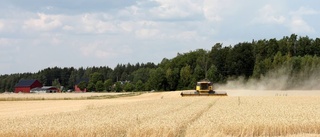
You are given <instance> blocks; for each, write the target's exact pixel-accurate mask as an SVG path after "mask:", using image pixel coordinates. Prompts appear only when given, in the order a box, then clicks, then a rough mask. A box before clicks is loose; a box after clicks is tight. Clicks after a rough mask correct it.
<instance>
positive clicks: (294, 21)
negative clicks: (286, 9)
mask: <svg viewBox="0 0 320 137" xmlns="http://www.w3.org/2000/svg"><path fill="white" fill-rule="evenodd" d="M319 13H320V12H319V11H316V10H314V9H312V8H306V7H304V6H301V7H300V8H299V9H298V10H297V11H293V12H291V13H290V15H291V21H290V25H289V27H290V31H291V32H292V33H303V34H306V33H314V32H315V30H314V28H313V27H312V26H310V25H309V24H308V22H306V21H305V20H304V17H306V16H309V15H318V14H319Z"/></svg>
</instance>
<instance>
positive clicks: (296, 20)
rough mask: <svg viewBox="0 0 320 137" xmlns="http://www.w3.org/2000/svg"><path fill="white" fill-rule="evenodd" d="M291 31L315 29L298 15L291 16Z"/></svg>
mask: <svg viewBox="0 0 320 137" xmlns="http://www.w3.org/2000/svg"><path fill="white" fill-rule="evenodd" d="M290 30H291V32H292V33H314V32H315V30H314V29H313V28H312V27H311V26H309V25H308V23H307V22H305V21H304V20H303V19H302V18H300V17H293V18H292V20H291V23H290Z"/></svg>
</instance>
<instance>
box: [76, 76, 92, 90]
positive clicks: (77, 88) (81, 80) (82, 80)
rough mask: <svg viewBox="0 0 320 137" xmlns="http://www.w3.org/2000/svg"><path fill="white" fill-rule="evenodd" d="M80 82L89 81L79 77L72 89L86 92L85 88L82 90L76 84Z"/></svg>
mask: <svg viewBox="0 0 320 137" xmlns="http://www.w3.org/2000/svg"><path fill="white" fill-rule="evenodd" d="M81 82H85V83H88V82H89V79H80V80H78V81H77V82H76V85H74V91H75V92H87V88H85V89H84V90H81V89H80V88H79V87H78V85H79V83H81Z"/></svg>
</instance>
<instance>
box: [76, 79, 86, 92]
mask: <svg viewBox="0 0 320 137" xmlns="http://www.w3.org/2000/svg"><path fill="white" fill-rule="evenodd" d="M78 87H79V88H80V90H82V91H83V90H84V89H86V88H87V82H85V81H81V82H80V83H79V84H78Z"/></svg>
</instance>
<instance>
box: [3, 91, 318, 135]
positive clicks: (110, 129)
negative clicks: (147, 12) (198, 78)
mask: <svg viewBox="0 0 320 137" xmlns="http://www.w3.org/2000/svg"><path fill="white" fill-rule="evenodd" d="M232 92H237V91H232ZM315 92H319V91H315ZM228 93H230V92H228ZM179 94H180V92H160V93H145V94H142V95H139V96H133V97H123V98H115V99H101V100H43V101H0V119H1V122H0V136H17V137H20V136H21V137H25V136H29V137H30V136H32V137H33V136H40V137H53V136H54V137H56V136H128V137H136V136H139V137H140V136H145V137H150V136H151V137H156V136H165V137H176V136H188V137H194V136H207V137H212V136H218V137H220V136H221V137H224V136H237V137H239V136H240V137H241V136H311V137H313V136H314V137H316V136H320V96H296V94H295V96H290V94H288V93H287V94H286V96H275V95H272V96H239V94H235V93H230V96H228V97H183V98H182V97H180V95H179ZM233 95H236V96H233Z"/></svg>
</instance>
